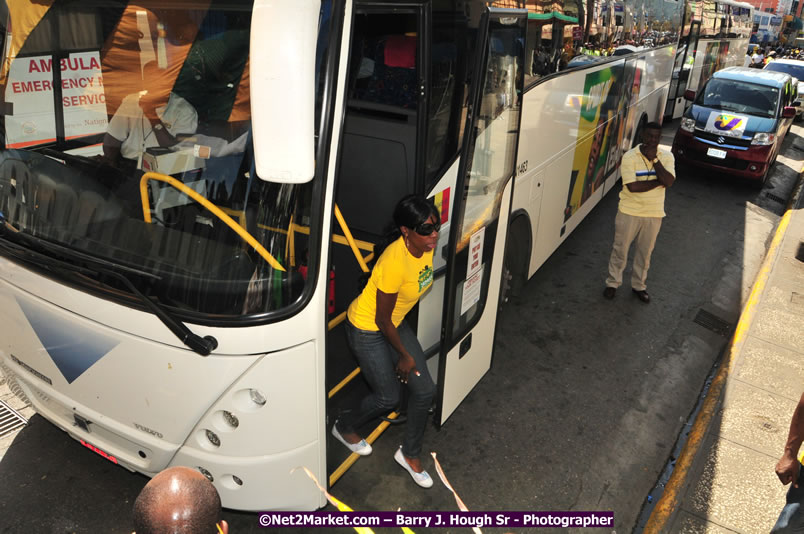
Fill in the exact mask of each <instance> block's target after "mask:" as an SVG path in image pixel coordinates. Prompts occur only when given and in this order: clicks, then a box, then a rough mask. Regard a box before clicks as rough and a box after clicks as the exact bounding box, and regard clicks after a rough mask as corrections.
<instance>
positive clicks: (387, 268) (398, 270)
mask: <svg viewBox="0 0 804 534" xmlns="http://www.w3.org/2000/svg"><path fill="white" fill-rule="evenodd" d="M432 283H433V251H429V252H425V253H424V254H422V257H421V258H416V257H414V256H413V254H411V253H410V251H409V250H408V248H407V247H406V246H405V240H404V238H402V237H400V238H399V239H397V240H396V241H394V242H393V243H391V244H390V245H388V248H386V249H385V251H383V253H382V256H380V259H379V260H377V264H376V265H374V270H372V271H371V277H370V278H369V281H368V283H367V284H366V287H365V288H364V289H363V292H362V293H361V294H360V296H358V297H357V298H356V299H355V300H353V301H352V304H350V305H349V310H348V311H347V317H348V318H349V322H350V323H352V324H353V325H354V326H355V327H357V328H359V329H361V330H371V331H375V332H376V331H377V330H379V327H378V326H377V322H376V314H377V289H378V288H379V290H380V291H382V292H383V293H389V294H391V293H397V297H396V305H395V306H394V311H393V312H392V313H391V322H392V323H394V326H399V323H401V322H402V319H404V318H405V315H407V313H408V312H409V311H410V309H411V308H412V307H413V306H414V305H415V304H416V302H418V301H419V297H420V296H421V295H422V293H424V292H425V291H427V288H429V287H430V285H432Z"/></svg>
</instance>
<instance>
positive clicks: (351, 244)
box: [335, 204, 369, 273]
mask: <svg viewBox="0 0 804 534" xmlns="http://www.w3.org/2000/svg"><path fill="white" fill-rule="evenodd" d="M335 218H336V219H338V224H340V225H341V230H343V235H344V236H345V237H346V241H347V242H348V243H349V247H350V248H351V249H352V252H353V253H354V255H355V258H356V259H357V263H359V264H360V268H361V269H363V272H364V273H367V272H369V268H368V265H366V262H365V260H363V255H362V254H360V250H358V248H357V244H355V238H354V237H352V232H350V231H349V227H348V226H346V221H345V220H344V219H343V215H342V214H341V210H340V208H339V207H338V205H337V204H335Z"/></svg>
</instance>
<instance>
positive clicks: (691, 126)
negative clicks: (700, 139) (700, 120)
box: [681, 117, 695, 133]
mask: <svg viewBox="0 0 804 534" xmlns="http://www.w3.org/2000/svg"><path fill="white" fill-rule="evenodd" d="M681 129H682V130H684V131H685V132H690V133H692V132H694V131H695V119H690V118H688V117H685V118H683V119H681Z"/></svg>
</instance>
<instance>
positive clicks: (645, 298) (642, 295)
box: [631, 289, 650, 304]
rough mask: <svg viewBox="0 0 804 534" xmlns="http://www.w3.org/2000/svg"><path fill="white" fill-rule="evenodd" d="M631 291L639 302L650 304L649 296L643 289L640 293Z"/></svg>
mask: <svg viewBox="0 0 804 534" xmlns="http://www.w3.org/2000/svg"><path fill="white" fill-rule="evenodd" d="M631 291H633V292H634V295H636V296H637V297H639V300H641V301H642V302H644V303H645V304H647V303H649V302H650V295H648V292H647V291H645V290H644V289H643V290H642V291H637V290H636V289H632V290H631Z"/></svg>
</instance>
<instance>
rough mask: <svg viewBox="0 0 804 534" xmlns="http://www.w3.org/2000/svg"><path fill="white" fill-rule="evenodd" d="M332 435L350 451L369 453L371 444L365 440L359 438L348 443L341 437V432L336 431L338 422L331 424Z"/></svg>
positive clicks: (362, 454) (362, 453)
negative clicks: (355, 441) (354, 441)
mask: <svg viewBox="0 0 804 534" xmlns="http://www.w3.org/2000/svg"><path fill="white" fill-rule="evenodd" d="M332 435H333V436H335V439H337V440H338V441H340V442H341V443H343V444H344V445H346V448H347V449H349V450H350V451H352V452H354V453H357V454H359V455H360V456H368V455H369V454H371V445H369V444H368V442H367V441H366V440H364V439H361V440H360V441H359V442H357V443H349V442H348V441H346V440H345V439H343V436H341V433H340V432H338V424H337V423H335V424H334V425H332Z"/></svg>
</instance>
